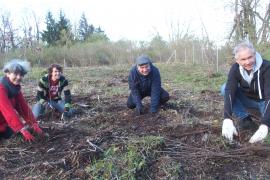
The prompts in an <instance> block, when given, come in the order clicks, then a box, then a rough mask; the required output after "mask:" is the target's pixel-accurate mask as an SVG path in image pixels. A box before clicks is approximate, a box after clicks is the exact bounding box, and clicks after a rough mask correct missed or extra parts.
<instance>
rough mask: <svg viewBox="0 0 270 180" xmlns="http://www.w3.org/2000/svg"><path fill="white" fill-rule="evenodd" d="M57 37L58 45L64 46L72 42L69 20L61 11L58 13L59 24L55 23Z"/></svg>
mask: <svg viewBox="0 0 270 180" xmlns="http://www.w3.org/2000/svg"><path fill="white" fill-rule="evenodd" d="M57 35H58V43H59V44H61V45H66V44H67V43H68V41H69V42H71V41H72V40H73V34H72V32H71V25H70V20H69V19H67V18H66V16H65V14H64V12H63V11H60V17H59V22H58V23H57Z"/></svg>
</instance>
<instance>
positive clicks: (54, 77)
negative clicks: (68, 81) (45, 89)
mask: <svg viewBox="0 0 270 180" xmlns="http://www.w3.org/2000/svg"><path fill="white" fill-rule="evenodd" d="M61 74H62V73H61V71H60V70H58V69H57V68H56V67H54V68H53V69H52V73H51V77H52V80H53V81H56V80H58V79H60V76H61Z"/></svg>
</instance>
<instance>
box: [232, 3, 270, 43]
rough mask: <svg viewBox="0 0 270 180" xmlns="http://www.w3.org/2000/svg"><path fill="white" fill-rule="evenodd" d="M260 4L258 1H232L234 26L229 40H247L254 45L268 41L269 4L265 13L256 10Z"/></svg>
mask: <svg viewBox="0 0 270 180" xmlns="http://www.w3.org/2000/svg"><path fill="white" fill-rule="evenodd" d="M261 4H262V3H261V1H260V0H234V12H235V17H234V25H233V28H232V31H231V32H230V34H229V39H233V40H235V41H239V40H242V39H248V40H250V41H252V42H253V43H254V44H258V43H265V42H268V41H269V33H270V32H269V20H270V4H269V3H268V5H267V8H266V11H265V12H262V11H261V9H260V8H258V7H260V6H261ZM263 13H264V15H262V14H263Z"/></svg>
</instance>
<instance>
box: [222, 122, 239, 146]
mask: <svg viewBox="0 0 270 180" xmlns="http://www.w3.org/2000/svg"><path fill="white" fill-rule="evenodd" d="M233 135H236V136H237V135H238V133H237V131H236V128H235V126H234V125H233V121H232V120H231V119H224V121H223V124H222V136H224V137H225V138H227V139H228V140H230V141H232V140H233Z"/></svg>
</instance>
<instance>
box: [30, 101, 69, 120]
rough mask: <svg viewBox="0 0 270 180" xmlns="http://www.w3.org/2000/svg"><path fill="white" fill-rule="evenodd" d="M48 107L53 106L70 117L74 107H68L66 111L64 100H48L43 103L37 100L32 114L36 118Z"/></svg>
mask: <svg viewBox="0 0 270 180" xmlns="http://www.w3.org/2000/svg"><path fill="white" fill-rule="evenodd" d="M48 108H54V109H56V110H57V111H58V112H60V113H64V116H66V117H71V116H72V115H73V114H74V109H72V108H70V109H69V111H68V112H65V103H64V101H61V100H60V101H53V100H52V101H48V102H47V103H46V104H45V105H43V104H41V103H40V102H37V103H36V104H35V105H34V106H33V108H32V111H33V114H34V116H35V118H38V117H39V116H40V115H41V114H43V113H44V111H45V110H46V109H48Z"/></svg>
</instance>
